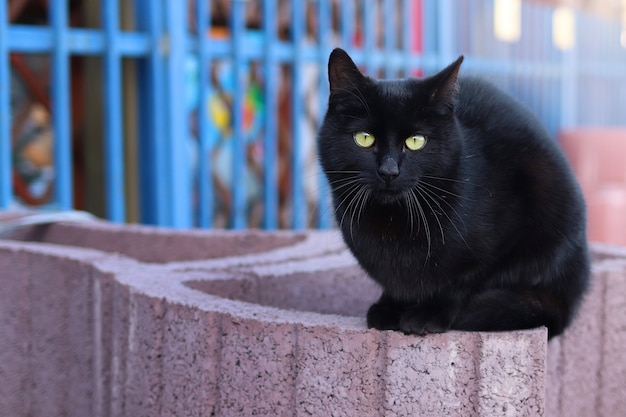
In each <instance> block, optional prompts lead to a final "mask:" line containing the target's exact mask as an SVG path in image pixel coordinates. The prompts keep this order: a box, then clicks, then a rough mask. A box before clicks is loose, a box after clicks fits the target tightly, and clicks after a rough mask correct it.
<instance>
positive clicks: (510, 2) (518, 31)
mask: <svg viewBox="0 0 626 417" xmlns="http://www.w3.org/2000/svg"><path fill="white" fill-rule="evenodd" d="M493 32H494V35H495V36H496V38H497V39H500V40H501V41H504V42H517V41H518V40H519V39H520V37H521V36H522V1H521V0H495V4H494V9H493Z"/></svg>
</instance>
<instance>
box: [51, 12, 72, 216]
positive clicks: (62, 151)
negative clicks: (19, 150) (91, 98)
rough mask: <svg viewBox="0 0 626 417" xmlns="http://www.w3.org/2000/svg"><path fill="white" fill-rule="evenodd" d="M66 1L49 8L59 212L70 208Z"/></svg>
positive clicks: (68, 75) (70, 164) (56, 193)
mask: <svg viewBox="0 0 626 417" xmlns="http://www.w3.org/2000/svg"><path fill="white" fill-rule="evenodd" d="M67 11H68V7H67V0H57V1H56V2H54V3H53V5H52V7H51V8H50V24H51V26H52V28H53V31H54V39H55V49H54V52H53V53H52V126H53V131H54V172H55V179H54V195H55V200H56V203H57V204H58V206H59V208H60V209H62V210H69V209H71V208H72V205H73V204H72V195H73V193H72V182H73V181H72V152H71V149H72V141H71V130H70V126H71V125H70V118H71V114H70V111H71V107H70V91H71V90H70V66H69V63H70V62H69V50H68V47H67V46H68V45H67V37H66V35H65V31H66V30H67V13H68V12H67Z"/></svg>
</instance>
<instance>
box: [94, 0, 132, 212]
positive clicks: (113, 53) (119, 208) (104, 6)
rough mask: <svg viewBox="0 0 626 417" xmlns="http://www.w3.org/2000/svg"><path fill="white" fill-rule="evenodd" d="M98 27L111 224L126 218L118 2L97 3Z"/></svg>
mask: <svg viewBox="0 0 626 417" xmlns="http://www.w3.org/2000/svg"><path fill="white" fill-rule="evenodd" d="M100 5H101V15H102V25H103V28H104V31H105V36H106V40H107V48H106V49H105V51H106V52H105V54H104V59H103V64H104V71H103V75H104V80H103V81H104V82H103V85H102V93H103V97H104V106H103V109H104V114H103V119H104V123H103V125H104V160H105V162H104V165H105V172H106V175H105V188H106V207H107V217H108V218H109V220H111V221H114V222H123V221H124V220H125V218H126V210H125V203H126V198H125V195H124V146H123V139H124V138H123V133H122V123H123V119H122V114H123V113H122V111H121V110H122V108H123V107H122V95H121V85H122V74H121V65H122V63H121V57H120V54H119V52H118V51H119V44H120V40H119V39H118V38H117V35H118V18H119V7H118V0H108V1H103V2H101V3H100Z"/></svg>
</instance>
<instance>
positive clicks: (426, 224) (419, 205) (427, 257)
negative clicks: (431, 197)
mask: <svg viewBox="0 0 626 417" xmlns="http://www.w3.org/2000/svg"><path fill="white" fill-rule="evenodd" d="M408 192H409V193H410V194H411V196H412V197H413V201H414V202H415V206H416V207H417V210H418V212H419V215H420V217H421V219H422V224H423V225H424V232H425V233H426V242H427V246H428V247H427V249H426V258H425V259H424V266H426V263H428V260H429V259H430V247H431V237H430V226H429V225H428V220H427V219H426V213H425V212H424V209H423V208H422V205H421V204H420V202H419V199H418V198H417V195H415V191H414V190H413V189H410V190H409V191H408Z"/></svg>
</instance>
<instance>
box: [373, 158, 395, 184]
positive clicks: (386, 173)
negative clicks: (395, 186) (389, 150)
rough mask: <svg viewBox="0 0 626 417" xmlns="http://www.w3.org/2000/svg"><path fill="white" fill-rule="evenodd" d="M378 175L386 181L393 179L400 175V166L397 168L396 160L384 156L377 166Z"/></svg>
mask: <svg viewBox="0 0 626 417" xmlns="http://www.w3.org/2000/svg"><path fill="white" fill-rule="evenodd" d="M378 175H380V178H382V179H383V180H384V181H385V182H387V183H389V182H391V181H393V180H394V179H395V178H396V177H397V176H398V175H400V168H398V163H397V162H396V160H395V159H393V158H391V157H386V158H385V159H384V160H383V163H382V164H380V166H379V167H378Z"/></svg>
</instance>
